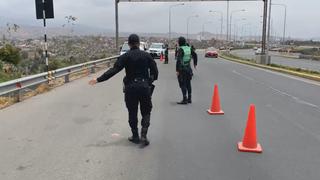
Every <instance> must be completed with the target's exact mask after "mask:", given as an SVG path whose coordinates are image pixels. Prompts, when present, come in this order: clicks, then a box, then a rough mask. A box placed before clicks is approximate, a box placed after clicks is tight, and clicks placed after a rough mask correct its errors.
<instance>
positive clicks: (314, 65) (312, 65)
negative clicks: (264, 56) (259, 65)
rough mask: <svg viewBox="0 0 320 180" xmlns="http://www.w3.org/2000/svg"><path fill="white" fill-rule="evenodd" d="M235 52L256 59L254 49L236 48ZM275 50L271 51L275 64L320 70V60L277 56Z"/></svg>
mask: <svg viewBox="0 0 320 180" xmlns="http://www.w3.org/2000/svg"><path fill="white" fill-rule="evenodd" d="M232 53H233V54H235V55H238V56H240V57H244V58H247V59H255V55H254V50H251V49H249V50H235V51H232ZM275 54H276V53H275V52H271V55H272V57H271V63H273V64H279V65H284V66H289V67H294V68H302V69H308V70H313V71H319V72H320V61H313V60H308V59H294V58H286V57H280V56H275Z"/></svg>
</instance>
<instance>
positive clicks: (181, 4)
mask: <svg viewBox="0 0 320 180" xmlns="http://www.w3.org/2000/svg"><path fill="white" fill-rule="evenodd" d="M183 5H184V3H180V4H174V5H171V6H170V7H169V46H170V41H171V9H172V8H173V7H176V6H183Z"/></svg>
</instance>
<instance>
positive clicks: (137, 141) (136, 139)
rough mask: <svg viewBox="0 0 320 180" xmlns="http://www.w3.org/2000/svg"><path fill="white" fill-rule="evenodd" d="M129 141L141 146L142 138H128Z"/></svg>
mask: <svg viewBox="0 0 320 180" xmlns="http://www.w3.org/2000/svg"><path fill="white" fill-rule="evenodd" d="M128 140H129V141H130V142H132V143H134V144H139V143H140V138H139V136H131V137H128Z"/></svg>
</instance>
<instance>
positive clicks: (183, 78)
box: [176, 37, 198, 104]
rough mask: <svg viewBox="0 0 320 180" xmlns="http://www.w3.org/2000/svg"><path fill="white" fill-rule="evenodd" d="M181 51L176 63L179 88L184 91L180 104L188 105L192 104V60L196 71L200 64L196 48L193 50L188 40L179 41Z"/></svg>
mask: <svg viewBox="0 0 320 180" xmlns="http://www.w3.org/2000/svg"><path fill="white" fill-rule="evenodd" d="M178 44H179V49H178V52H177V63H176V72H177V76H178V81H179V86H180V88H181V91H182V95H183V99H182V101H180V102H178V104H188V103H192V100H191V91H192V88H191V79H192V76H193V72H192V68H191V65H190V64H191V59H193V65H194V68H195V69H196V67H197V63H198V56H197V54H196V53H195V51H194V48H191V47H190V46H188V45H187V43H186V39H185V38H184V37H180V38H179V40H178Z"/></svg>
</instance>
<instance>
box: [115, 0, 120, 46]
mask: <svg viewBox="0 0 320 180" xmlns="http://www.w3.org/2000/svg"><path fill="white" fill-rule="evenodd" d="M118 5H119V0H115V18H116V19H115V21H116V22H115V24H116V51H118V50H119V49H118V48H119V11H118V8H119V7H118Z"/></svg>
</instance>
